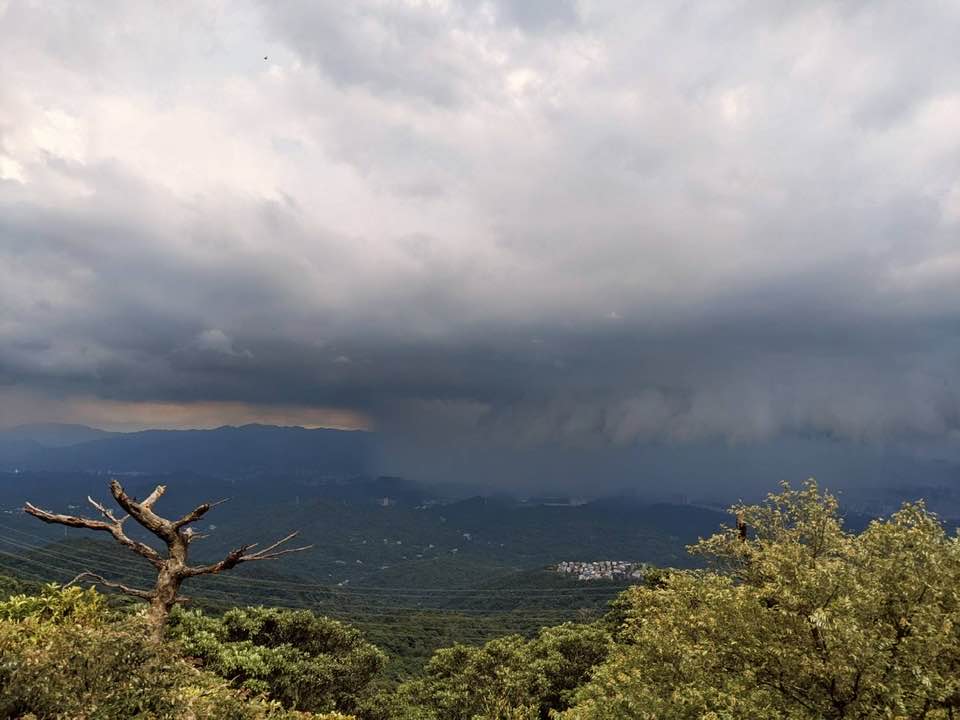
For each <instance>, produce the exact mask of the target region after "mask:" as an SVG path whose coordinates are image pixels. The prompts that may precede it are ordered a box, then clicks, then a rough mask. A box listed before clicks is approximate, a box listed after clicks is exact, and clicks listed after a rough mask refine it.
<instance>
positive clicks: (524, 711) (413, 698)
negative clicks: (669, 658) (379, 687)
mask: <svg viewBox="0 0 960 720" xmlns="http://www.w3.org/2000/svg"><path fill="white" fill-rule="evenodd" d="M608 649H609V637H608V636H607V634H606V632H604V630H603V629H602V628H600V627H599V626H595V625H575V624H566V625H560V626H557V627H551V628H545V629H544V630H542V631H541V633H540V634H539V635H538V636H537V637H536V638H534V639H532V640H525V639H524V638H522V637H520V636H516V635H512V636H507V637H503V638H498V639H496V640H492V641H490V642H488V643H486V644H485V645H482V646H480V647H470V646H467V645H454V646H453V647H451V648H445V649H443V650H439V651H437V652H436V653H435V654H434V656H433V658H432V659H431V660H430V662H429V663H428V664H427V666H426V668H425V672H424V676H423V677H422V678H419V679H416V680H412V681H410V682H407V683H404V684H403V685H401V686H400V687H399V688H398V690H397V692H396V693H394V694H392V695H391V696H390V698H389V700H388V701H387V702H381V705H380V707H379V708H378V713H379V714H377V713H373V712H371V713H370V716H372V717H389V718H404V719H406V718H411V719H412V718H425V719H426V718H429V719H430V720H460V719H461V718H467V719H476V720H528V719H533V720H536V719H537V718H545V717H547V716H548V713H549V712H550V711H551V710H556V709H562V708H564V707H567V702H568V700H569V698H570V696H571V694H572V693H573V691H574V690H575V689H576V688H577V686H579V685H580V684H582V683H583V682H584V680H585V679H586V677H587V675H588V673H589V672H590V669H591V668H592V667H594V666H595V665H596V664H597V663H599V662H600V661H601V660H602V659H603V658H604V657H605V656H606V654H607V651H608Z"/></svg>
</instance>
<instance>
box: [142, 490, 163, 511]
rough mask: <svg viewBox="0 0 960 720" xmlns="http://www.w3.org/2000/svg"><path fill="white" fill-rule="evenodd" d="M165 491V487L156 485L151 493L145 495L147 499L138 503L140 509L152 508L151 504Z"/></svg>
mask: <svg viewBox="0 0 960 720" xmlns="http://www.w3.org/2000/svg"><path fill="white" fill-rule="evenodd" d="M166 491H167V486H166V485H157V487H156V488H155V489H154V491H153V492H152V493H150V494H149V495H147V499H146V500H144V501H143V502H142V503H140V505H141V507H145V508H147V509H148V510H149V509H150V508H152V507H153V504H154V503H155V502H156V501H157V500H159V499H160V496H161V495H163V494H164V493H165V492H166Z"/></svg>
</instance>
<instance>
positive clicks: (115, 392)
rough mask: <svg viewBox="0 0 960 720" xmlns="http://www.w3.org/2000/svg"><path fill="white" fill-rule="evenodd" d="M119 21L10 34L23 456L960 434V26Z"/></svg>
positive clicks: (4, 84) (390, 19) (6, 373)
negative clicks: (151, 448) (72, 413)
mask: <svg viewBox="0 0 960 720" xmlns="http://www.w3.org/2000/svg"><path fill="white" fill-rule="evenodd" d="M90 12H91V13H93V15H95V16H96V17H92V18H87V19H86V20H85V21H84V22H83V23H81V25H82V27H81V26H80V25H78V22H79V21H78V20H77V19H76V17H74V14H75V10H71V9H70V6H68V5H66V4H65V5H63V6H58V5H56V4H52V5H47V6H45V7H44V8H43V9H42V11H41V9H38V8H34V7H32V6H30V5H28V4H23V3H18V2H9V3H6V4H0V40H2V41H3V44H4V46H5V47H7V48H8V51H7V52H8V53H9V54H11V55H15V56H16V57H17V58H18V62H17V63H11V64H4V65H3V66H2V67H0V384H2V385H0V397H2V398H3V399H5V400H6V402H5V403H4V404H3V407H2V409H0V423H12V422H16V421H17V419H18V417H19V416H20V415H22V414H23V413H24V412H26V411H27V410H29V408H28V405H29V404H30V400H29V398H30V397H36V398H38V399H39V398H42V399H43V402H44V403H53V404H52V405H50V404H42V407H44V408H46V407H55V404H56V402H58V401H62V402H64V403H66V402H68V401H70V399H71V398H77V397H83V398H89V399H90V402H93V403H95V402H96V401H98V400H101V401H104V402H107V401H109V402H113V403H117V402H121V403H122V402H131V403H176V404H180V405H189V404H191V403H196V404H197V405H198V406H200V405H201V404H203V403H208V404H209V403H211V402H213V403H245V404H249V405H253V406H262V407H264V408H267V407H275V406H284V407H291V406H302V407H305V408H310V407H324V408H340V409H343V410H345V411H353V412H356V413H358V415H359V416H362V417H365V418H369V419H370V421H371V422H372V423H373V424H374V425H375V426H377V427H380V428H382V429H385V430H388V431H390V432H391V433H393V434H397V435H399V436H402V437H405V438H413V439H414V440H415V441H416V442H418V443H419V442H423V443H424V444H429V442H433V443H438V442H439V443H441V444H442V443H444V442H446V441H447V440H448V439H449V440H451V441H455V442H456V443H457V444H458V447H465V448H466V447H476V448H485V447H493V446H497V447H507V446H509V447H515V448H516V447H520V448H525V447H540V446H548V445H551V444H553V445H556V444H560V445H563V446H567V447H584V448H595V447H619V448H630V447H632V446H633V445H635V444H636V443H638V442H641V443H660V442H666V443H694V444H695V443H703V442H713V441H715V440H718V439H719V440H729V441H734V442H742V441H752V440H755V439H760V438H771V437H776V436H778V435H783V434H791V433H805V432H814V433H822V434H825V435H828V436H835V437H843V438H857V439H871V440H884V441H888V440H891V439H897V440H901V439H910V438H917V437H923V438H928V439H929V438H934V439H936V440H938V441H950V439H951V438H952V439H953V441H955V440H956V438H957V437H958V429H960V320H958V316H957V311H956V308H958V307H960V244H958V242H960V241H958V237H960V141H958V138H957V134H956V127H957V124H958V122H960V94H958V93H957V91H956V88H957V87H960V63H958V62H957V60H956V56H955V52H954V49H953V43H954V41H955V37H956V32H955V31H956V29H957V23H958V15H957V12H956V10H955V9H952V8H950V7H947V6H943V5H936V4H932V3H931V4H926V3H921V4H919V5H916V6H911V7H909V8H908V7H906V6H904V5H902V4H898V3H870V4H844V5H838V4H834V3H810V4H807V5H802V6H798V5H795V4H782V5H779V4H768V5H764V6H763V7H760V6H751V5H748V4H736V3H734V4H711V5H709V6H707V5H704V6H693V5H691V6H682V7H681V6H677V7H672V6H666V5H663V4H659V3H651V4H643V3H640V4H637V3H593V2H580V3H525V2H507V1H506V0H502V1H500V2H491V3H466V2H439V1H438V2H428V1H426V0H424V1H423V2H412V1H411V2H361V3H346V4H344V3H282V4H272V3H271V4H261V3H251V4H231V5H230V6H228V7H222V6H220V5H218V4H216V3H210V4H209V5H205V4H201V5H198V6H197V7H196V9H195V10H192V11H184V12H180V11H177V12H174V11H171V10H165V9H163V8H161V7H147V6H143V7H140V6H134V5H127V4H123V5H117V6H116V7H114V8H112V9H111V10H110V11H109V12H107V11H103V12H104V17H102V18H101V17H99V15H98V13H97V12H95V11H93V10H91V11H90ZM70 27H73V28H77V27H80V29H79V30H78V31H77V32H76V33H73V35H75V36H76V38H75V42H74V43H73V44H71V39H70V38H71V33H67V32H66V30H65V29H67V28H70ZM264 55H267V56H268V58H269V59H268V60H266V61H265V60H263V56H264ZM14 400H16V401H14ZM38 402H39V400H38ZM205 407H209V405H207V406H205ZM275 416H276V413H274V414H273V415H271V417H275ZM178 417H179V416H178ZM204 417H207V416H206V415H204ZM411 462H412V461H411ZM624 462H626V461H624ZM490 471H491V472H494V470H493V469H491V470H490Z"/></svg>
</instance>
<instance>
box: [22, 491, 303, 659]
mask: <svg viewBox="0 0 960 720" xmlns="http://www.w3.org/2000/svg"><path fill="white" fill-rule="evenodd" d="M165 492H166V486H164V485H158V486H157V487H156V488H155V489H154V491H153V492H152V493H150V494H149V495H148V496H147V498H146V499H145V500H143V501H142V502H138V501H137V500H136V498H132V497H130V496H129V495H128V494H127V493H126V491H125V490H124V489H123V486H122V485H120V483H119V482H118V481H117V480H111V481H110V494H111V495H113V498H114V500H116V501H117V504H118V505H120V507H122V508H123V509H124V510H126V511H127V513H128V514H127V515H124V516H123V517H120V518H118V517H117V516H116V515H114V511H113V510H111V509H110V508H108V507H106V506H105V505H103V504H102V503H100V502H97V501H96V500H94V499H93V498H92V497H89V496H88V497H87V500H88V502H89V503H90V505H91V506H92V507H93V508H94V509H95V510H96V511H97V512H98V513H100V515H101V516H102V517H103V520H92V519H90V518H85V517H80V516H76V515H60V514H57V513H52V512H50V511H48V510H43V509H42V508H38V507H37V506H35V505H32V504H31V503H27V504H26V505H25V506H24V511H25V512H27V513H28V514H30V515H33V516H34V517H36V518H38V519H40V520H42V521H43V522H46V523H57V524H60V525H67V526H70V527H77V528H85V529H87V530H98V531H102V532H108V533H110V534H111V535H112V536H113V537H114V539H115V540H116V541H117V542H118V543H120V544H121V545H124V546H125V547H127V548H129V549H131V550H133V551H134V552H136V553H137V554H139V555H142V556H143V557H145V558H146V559H147V560H149V561H150V563H151V564H152V565H153V566H154V567H155V568H156V569H157V577H156V584H155V586H154V588H153V590H140V589H138V588H132V587H128V586H126V585H123V584H121V583H118V582H114V581H112V580H107V579H105V578H103V577H102V576H100V575H97V574H95V573H92V572H89V571H87V572H82V573H80V574H79V575H77V577H75V578H74V579H73V580H71V581H70V582H69V583H67V584H68V585H72V584H74V583H77V582H80V581H81V580H85V579H86V580H92V581H94V582H96V583H98V584H100V585H103V586H104V587H108V588H113V589H115V590H119V591H120V592H122V593H124V594H126V595H131V596H133V597H137V598H140V599H142V600H147V601H149V603H150V608H149V610H148V611H147V620H148V622H149V624H150V625H151V626H152V628H153V633H154V637H155V638H156V639H157V640H160V639H162V637H163V627H164V625H165V624H166V622H167V618H168V617H169V614H170V610H171V608H173V606H174V605H176V604H177V603H179V602H186V601H187V600H188V598H187V597H185V596H183V595H181V594H180V592H179V591H180V586H181V584H182V583H183V581H184V580H185V579H187V578H189V577H194V576H196V575H210V574H215V573H219V572H222V571H224V570H229V569H231V568H233V567H236V566H237V565H239V564H241V563H245V562H254V561H256V560H275V559H276V558H279V557H283V556H284V555H289V554H291V553H297V552H302V551H304V550H309V549H310V548H311V547H313V546H312V545H305V546H303V547H295V548H284V547H281V546H283V545H285V544H286V543H288V542H289V541H290V540H292V539H293V538H295V537H296V536H297V533H295V532H294V533H290V534H289V535H287V536H286V537H285V538H281V539H280V540H277V541H276V542H275V543H272V544H271V545H268V546H267V547H265V548H263V550H258V551H256V552H251V551H252V549H253V548H254V547H256V543H254V544H253V545H242V546H240V547H239V548H237V549H235V550H231V551H230V552H229V553H228V554H227V556H226V557H225V558H224V559H223V560H221V561H220V562H217V563H212V564H210V565H199V566H195V567H192V566H190V565H188V564H187V558H188V556H189V550H190V543H191V542H193V541H194V540H196V539H199V538H203V537H206V535H200V534H198V533H197V532H196V531H194V529H193V528H191V527H185V526H186V525H189V524H190V523H193V522H196V521H197V520H199V519H200V518H202V517H203V516H205V515H206V514H207V513H208V512H210V510H211V509H213V508H215V507H216V506H217V505H220V504H221V503H224V502H226V500H220V501H218V502H212V503H203V504H202V505H198V506H197V507H196V508H194V509H193V510H191V511H190V512H189V513H187V514H186V515H184V516H183V517H181V518H179V519H178V520H169V519H167V518H164V517H160V516H159V515H157V514H156V513H154V512H153V505H154V503H156V502H157V500H159V499H160V497H161V496H162V495H163V494H164V493H165ZM131 517H132V518H133V519H134V520H135V521H136V522H137V523H139V524H140V525H141V526H143V527H144V528H145V529H146V530H149V531H150V532H151V533H153V534H154V535H156V536H157V537H158V538H160V539H161V540H163V542H164V544H165V545H166V546H167V547H166V554H165V555H160V553H159V552H157V551H156V550H154V549H153V548H152V547H150V546H149V545H145V544H144V543H142V542H139V541H136V540H132V539H131V538H129V537H127V535H126V534H125V533H124V532H123V524H124V523H125V522H126V521H127V520H129V519H130V518H131Z"/></svg>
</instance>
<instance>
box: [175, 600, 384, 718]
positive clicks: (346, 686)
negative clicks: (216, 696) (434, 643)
mask: <svg viewBox="0 0 960 720" xmlns="http://www.w3.org/2000/svg"><path fill="white" fill-rule="evenodd" d="M168 637H170V638H171V639H174V640H177V641H179V642H180V644H181V645H182V647H183V649H184V652H186V653H187V654H188V655H191V656H193V657H195V658H197V659H199V660H200V661H201V663H202V664H203V667H204V668H206V669H208V670H210V671H212V672H214V673H216V674H218V675H220V676H221V677H224V678H227V679H229V680H230V681H231V683H232V684H233V685H234V686H236V687H238V688H243V689H246V690H249V691H251V692H255V693H263V694H265V695H267V696H269V697H270V698H272V699H273V700H276V701H279V702H280V703H282V704H283V705H284V706H285V707H288V708H291V709H294V710H310V711H325V710H335V709H339V710H352V709H353V708H355V707H356V705H357V699H358V696H359V694H360V693H361V692H362V691H363V689H364V688H365V687H366V686H367V685H368V684H369V682H370V681H371V680H372V679H373V677H374V676H375V675H376V674H377V673H378V672H379V671H380V670H381V669H382V668H383V666H384V664H385V663H386V656H385V655H384V654H383V653H382V652H381V651H380V650H378V649H377V648H376V647H375V646H373V645H371V644H370V643H368V642H366V641H365V640H364V639H363V636H362V635H361V634H360V632H359V631H357V630H355V629H354V628H351V627H349V626H347V625H344V624H343V623H340V622H337V621H336V620H330V619H329V618H325V617H318V616H317V615H314V614H313V613H312V612H310V611H308V610H280V609H276V608H262V607H256V608H234V609H232V610H229V611H227V612H226V613H224V614H223V616H222V617H212V616H208V615H204V614H203V613H202V612H200V611H199V610H183V609H179V608H178V609H176V610H175V611H174V612H173V614H172V615H171V618H170V625H169V627H168Z"/></svg>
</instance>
